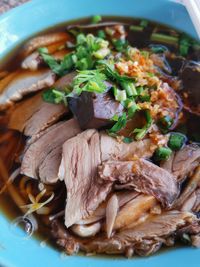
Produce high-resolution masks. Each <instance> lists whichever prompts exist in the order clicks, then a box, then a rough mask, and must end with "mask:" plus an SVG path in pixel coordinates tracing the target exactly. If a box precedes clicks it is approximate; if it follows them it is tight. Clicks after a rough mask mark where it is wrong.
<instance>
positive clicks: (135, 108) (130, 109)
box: [128, 102, 140, 119]
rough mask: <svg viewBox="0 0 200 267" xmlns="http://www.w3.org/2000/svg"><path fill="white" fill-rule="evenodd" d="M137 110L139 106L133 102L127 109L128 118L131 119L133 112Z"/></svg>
mask: <svg viewBox="0 0 200 267" xmlns="http://www.w3.org/2000/svg"><path fill="white" fill-rule="evenodd" d="M139 109H140V108H139V106H138V105H137V104H136V103H135V102H133V104H132V106H130V107H129V108H128V118H129V119H131V118H132V117H133V115H134V114H135V112H136V111H137V110H139Z"/></svg>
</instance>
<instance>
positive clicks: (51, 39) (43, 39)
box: [22, 32, 70, 55]
mask: <svg viewBox="0 0 200 267" xmlns="http://www.w3.org/2000/svg"><path fill="white" fill-rule="evenodd" d="M68 39H70V37H69V35H68V34H67V33H66V32H56V33H48V34H45V35H42V36H37V37H34V38H33V39H30V40H29V41H28V42H27V43H26V44H25V46H24V47H23V50H22V53H23V54H24V55H28V54H30V53H31V52H33V51H34V50H36V49H37V48H39V47H45V46H48V45H51V44H54V43H57V42H61V41H62V42H65V41H67V40H68Z"/></svg>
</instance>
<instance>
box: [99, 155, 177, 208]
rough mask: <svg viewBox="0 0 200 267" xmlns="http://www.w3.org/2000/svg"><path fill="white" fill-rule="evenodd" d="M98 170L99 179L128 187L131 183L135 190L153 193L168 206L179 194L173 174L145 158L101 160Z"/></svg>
mask: <svg viewBox="0 0 200 267" xmlns="http://www.w3.org/2000/svg"><path fill="white" fill-rule="evenodd" d="M98 170H99V175H100V177H101V179H103V180H105V181H108V180H109V181H113V182H118V183H121V184H126V183H128V187H130V184H131V185H132V186H133V188H134V189H135V190H136V191H138V192H142V193H145V194H150V195H153V196H154V197H156V198H157V199H158V200H159V201H160V202H161V203H162V204H163V205H164V206H166V207H170V206H171V205H172V204H173V202H174V201H175V199H176V198H177V197H178V194H179V187H178V185H177V182H176V180H175V178H174V177H173V175H172V174H170V173H169V172H167V171H165V170H163V169H162V168H160V167H158V166H157V165H155V164H153V163H151V162H150V161H147V160H145V159H138V160H135V161H108V162H103V164H102V165H100V166H99V168H98Z"/></svg>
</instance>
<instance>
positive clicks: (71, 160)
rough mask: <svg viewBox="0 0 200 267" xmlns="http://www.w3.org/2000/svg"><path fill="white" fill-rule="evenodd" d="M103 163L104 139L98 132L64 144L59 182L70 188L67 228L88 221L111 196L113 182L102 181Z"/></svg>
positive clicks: (72, 139) (89, 132) (91, 131)
mask: <svg viewBox="0 0 200 267" xmlns="http://www.w3.org/2000/svg"><path fill="white" fill-rule="evenodd" d="M100 163H101V155H100V137H99V133H98V132H97V131H96V130H87V131H85V132H83V133H81V134H79V135H77V136H76V137H74V138H71V139H70V140H68V141H67V142H65V143H64V145H63V155H62V161H61V165H60V168H59V178H60V179H61V180H64V181H65V184H66V188H67V204H66V209H65V225H66V226H67V227H69V226H71V225H73V224H75V223H77V222H78V221H79V220H80V219H82V218H86V217H88V216H89V215H90V214H91V213H92V212H93V211H94V210H95V209H96V208H97V207H98V205H99V204H100V203H101V202H102V201H104V200H105V198H106V197H107V195H108V193H109V192H110V190H111V187H112V182H110V181H108V182H105V181H102V180H101V179H98V176H97V166H98V165H99V164H100Z"/></svg>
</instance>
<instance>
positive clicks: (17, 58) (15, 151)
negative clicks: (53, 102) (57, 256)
mask: <svg viewBox="0 0 200 267" xmlns="http://www.w3.org/2000/svg"><path fill="white" fill-rule="evenodd" d="M104 20H105V21H113V20H114V21H122V22H126V23H129V24H134V25H139V23H140V20H139V19H132V18H122V17H117V18H116V17H114V18H113V17H106V18H104ZM89 22H90V19H89V18H85V19H82V20H78V21H70V22H67V23H62V24H60V25H57V26H53V27H51V28H49V29H46V30H44V31H41V32H39V33H38V34H37V35H41V34H43V33H50V32H58V31H64V30H65V28H66V25H70V24H86V23H89ZM149 27H150V28H151V29H153V28H156V27H157V28H159V29H160V32H165V33H166V32H167V33H168V32H172V34H173V35H176V31H174V30H171V29H169V28H168V27H166V26H164V25H160V24H159V25H158V24H156V23H154V22H151V23H150V25H149ZM133 34H134V33H133ZM37 35H36V36H37ZM151 43H152V42H151ZM22 45H23V44H21V45H20V46H18V47H17V48H16V49H14V50H13V51H11V52H10V53H9V54H8V55H7V56H6V57H5V58H4V60H3V61H1V63H0V69H2V70H7V71H13V70H15V69H17V68H18V67H19V66H20V63H21V60H22V56H21V47H22ZM136 46H137V44H136ZM173 49H174V48H173ZM175 50H176V49H175ZM189 57H193V56H191V55H190V56H189ZM195 57H199V58H200V56H199V55H198V56H196V55H195ZM194 59H195V58H194ZM186 117H187V124H186V125H190V124H188V123H189V122H190V117H189V115H188V114H187V116H186ZM6 122H7V119H6V114H4V113H0V155H1V160H3V162H4V164H5V166H6V168H7V171H8V173H11V172H12V171H13V170H14V169H15V168H16V164H15V162H14V159H15V158H16V157H17V155H19V154H20V152H21V151H22V149H23V144H24V141H25V139H24V137H23V136H22V134H19V133H17V132H16V131H12V130H9V129H7V127H6ZM184 124H185V123H184ZM189 127H191V126H189ZM195 131H196V130H195ZM5 135H8V136H10V137H9V138H8V139H7V140H6V141H4V142H1V139H2V138H3V137H5ZM11 143H12V146H10V145H9V144H11ZM8 147H11V148H12V149H10V150H8ZM11 151H12V152H11ZM4 182H5V181H4V180H3V179H2V177H1V174H0V189H1V188H2V186H3V185H4ZM13 186H14V189H15V190H16V191H18V193H20V192H19V190H18V189H19V188H18V183H16V182H15V183H14V184H13ZM63 203H65V200H64V198H63ZM63 205H64V204H63ZM0 209H1V210H2V211H3V213H4V214H5V215H6V216H7V217H8V218H9V219H10V220H11V221H12V220H14V219H15V218H16V217H18V216H21V215H22V212H21V210H20V209H19V208H18V207H17V205H16V204H15V202H14V201H13V199H12V196H10V195H9V192H8V190H7V191H5V192H4V193H3V194H1V195H0ZM37 218H39V216H37ZM48 223H49V222H48V221H47V216H41V217H40V221H39V230H38V231H37V233H36V237H40V240H47V239H48V240H49V230H50V229H49V227H48V226H47V224H48Z"/></svg>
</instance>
